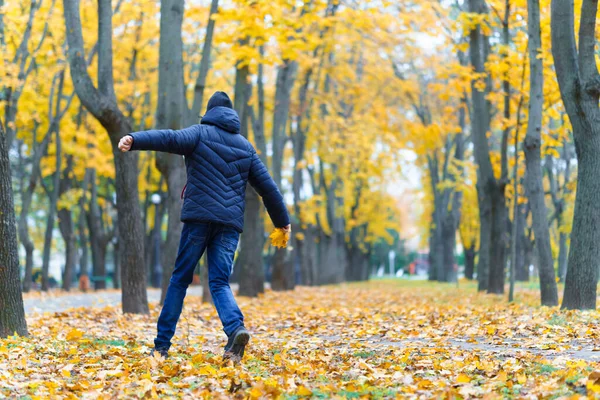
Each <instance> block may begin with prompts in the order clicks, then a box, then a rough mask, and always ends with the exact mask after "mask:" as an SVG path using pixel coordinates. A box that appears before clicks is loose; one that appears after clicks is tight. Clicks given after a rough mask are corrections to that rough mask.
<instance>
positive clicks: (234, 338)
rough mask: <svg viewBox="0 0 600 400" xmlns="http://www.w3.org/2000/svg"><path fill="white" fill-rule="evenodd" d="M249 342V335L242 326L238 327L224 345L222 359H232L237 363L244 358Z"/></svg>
mask: <svg viewBox="0 0 600 400" xmlns="http://www.w3.org/2000/svg"><path fill="white" fill-rule="evenodd" d="M249 341H250V334H249V333H248V331H247V330H246V328H244V327H243V326H240V327H239V328H237V329H236V331H235V332H234V333H233V334H232V335H231V336H229V339H228V340H227V344H226V345H225V354H223V358H224V359H233V360H236V361H239V360H241V359H242V357H244V350H245V349H246V345H247V344H248V342H249Z"/></svg>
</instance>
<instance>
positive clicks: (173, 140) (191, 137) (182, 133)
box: [119, 125, 200, 156]
mask: <svg viewBox="0 0 600 400" xmlns="http://www.w3.org/2000/svg"><path fill="white" fill-rule="evenodd" d="M199 138H200V126H199V125H194V126H190V127H189V128H186V129H182V130H179V131H174V130H171V129H164V130H150V131H143V132H135V133H132V134H130V135H126V136H124V137H123V138H122V139H121V141H120V142H119V149H120V150H121V151H123V152H125V151H130V150H152V151H162V152H165V153H174V154H179V155H182V156H185V155H188V154H190V153H191V152H192V151H193V150H194V148H195V147H196V145H197V144H198V140H199Z"/></svg>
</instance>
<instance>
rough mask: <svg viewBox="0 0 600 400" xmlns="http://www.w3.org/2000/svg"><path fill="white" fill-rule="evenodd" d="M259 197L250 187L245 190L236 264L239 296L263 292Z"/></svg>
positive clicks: (263, 278)
mask: <svg viewBox="0 0 600 400" xmlns="http://www.w3.org/2000/svg"><path fill="white" fill-rule="evenodd" d="M261 211H262V204H261V203H260V197H259V196H258V194H257V193H256V192H255V191H254V189H252V188H251V187H247V188H246V213H245V214H244V233H243V234H242V236H243V237H242V240H241V246H240V253H239V256H238V260H237V262H236V268H237V269H239V275H238V276H239V284H240V291H239V295H240V296H248V297H256V296H258V295H259V294H260V293H264V291H265V269H264V264H263V259H262V249H263V243H264V227H263V221H262V218H256V217H255V216H256V215H257V214H258V215H260V214H261Z"/></svg>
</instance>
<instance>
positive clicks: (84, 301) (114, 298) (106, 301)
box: [24, 285, 233, 314]
mask: <svg viewBox="0 0 600 400" xmlns="http://www.w3.org/2000/svg"><path fill="white" fill-rule="evenodd" d="M232 286H233V285H232ZM187 293H188V296H202V286H191V287H190V288H189V289H188V292H187ZM159 300H160V289H148V301H149V302H150V303H156V302H158V301H159ZM24 303H25V313H26V314H30V313H34V312H58V311H65V310H68V309H69V308H75V307H106V306H118V305H119V304H121V292H119V291H102V292H93V291H92V292H88V293H77V294H67V295H62V294H61V295H58V296H53V295H52V294H48V295H43V296H42V297H38V298H30V299H25V300H24Z"/></svg>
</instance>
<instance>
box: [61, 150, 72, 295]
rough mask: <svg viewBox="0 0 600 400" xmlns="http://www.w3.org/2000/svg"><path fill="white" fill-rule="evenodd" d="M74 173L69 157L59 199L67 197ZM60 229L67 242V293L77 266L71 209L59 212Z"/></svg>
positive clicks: (64, 278)
mask: <svg viewBox="0 0 600 400" xmlns="http://www.w3.org/2000/svg"><path fill="white" fill-rule="evenodd" d="M72 172H73V157H72V156H70V155H69V156H67V167H66V168H65V170H64V171H63V174H62V178H61V179H60V189H59V192H60V193H59V199H60V198H61V197H62V196H63V195H65V193H67V192H68V191H69V190H70V189H71V186H72V184H73V178H72V177H71V174H72ZM58 227H59V229H60V234H61V236H62V238H63V241H64V242H65V249H66V254H65V269H64V270H63V276H62V288H63V290H65V291H69V290H71V284H72V283H73V278H74V272H75V265H76V264H77V237H76V235H75V224H74V222H73V212H72V211H71V209H70V208H61V209H59V210H58Z"/></svg>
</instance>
